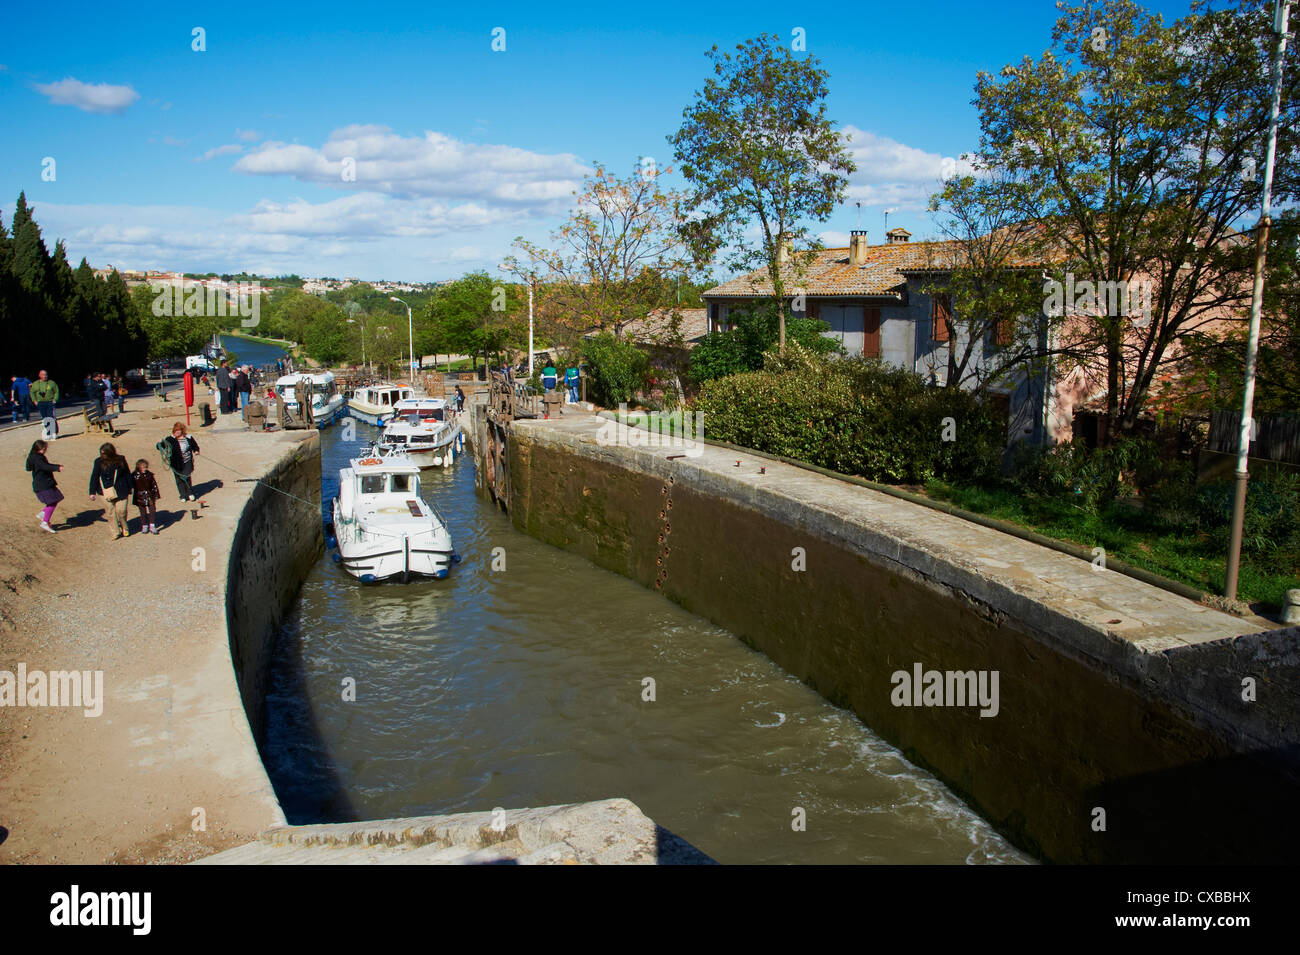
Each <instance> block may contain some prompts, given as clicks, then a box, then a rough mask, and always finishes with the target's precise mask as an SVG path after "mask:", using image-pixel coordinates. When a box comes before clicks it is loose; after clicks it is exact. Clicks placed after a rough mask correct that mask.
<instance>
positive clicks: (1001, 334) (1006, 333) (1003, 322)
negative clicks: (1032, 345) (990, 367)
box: [989, 318, 1016, 351]
mask: <svg viewBox="0 0 1300 955" xmlns="http://www.w3.org/2000/svg"><path fill="white" fill-rule="evenodd" d="M1015 339H1016V320H1015V319H1014V318H1000V319H998V320H997V322H995V323H994V325H993V327H992V328H991V329H989V346H990V350H991V351H997V350H999V349H1002V348H1006V347H1007V346H1008V345H1010V344H1011V343H1012V342H1014V341H1015Z"/></svg>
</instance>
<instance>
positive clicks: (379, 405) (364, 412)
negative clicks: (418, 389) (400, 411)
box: [348, 381, 415, 425]
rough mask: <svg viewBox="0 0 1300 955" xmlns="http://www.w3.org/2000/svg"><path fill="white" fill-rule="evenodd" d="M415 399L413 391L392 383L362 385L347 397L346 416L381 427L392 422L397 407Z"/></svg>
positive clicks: (409, 387)
mask: <svg viewBox="0 0 1300 955" xmlns="http://www.w3.org/2000/svg"><path fill="white" fill-rule="evenodd" d="M414 397H415V389H414V388H412V387H411V386H410V385H402V384H398V383H396V382H392V381H380V382H376V383H375V384H372V385H362V386H361V387H360V388H357V389H355V390H354V391H353V392H352V394H351V395H350V396H349V397H348V414H350V415H352V417H354V418H356V419H358V420H360V421H364V422H365V423H366V424H375V425H382V424H384V423H385V422H387V421H390V420H392V418H393V416H394V414H396V413H397V410H396V409H397V405H398V404H399V403H400V402H402V401H404V400H408V399H411V398H414Z"/></svg>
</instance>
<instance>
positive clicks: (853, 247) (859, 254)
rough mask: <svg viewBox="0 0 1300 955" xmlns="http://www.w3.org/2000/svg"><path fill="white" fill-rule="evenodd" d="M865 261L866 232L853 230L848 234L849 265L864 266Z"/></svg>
mask: <svg viewBox="0 0 1300 955" xmlns="http://www.w3.org/2000/svg"><path fill="white" fill-rule="evenodd" d="M866 261H867V230H866V229H854V230H853V231H852V232H850V233H849V265H864V264H865V263H866Z"/></svg>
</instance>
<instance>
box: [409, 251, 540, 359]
mask: <svg viewBox="0 0 1300 955" xmlns="http://www.w3.org/2000/svg"><path fill="white" fill-rule="evenodd" d="M519 302H520V293H519V289H518V288H517V287H515V286H514V285H507V284H504V283H502V282H499V281H497V280H495V279H493V278H492V276H490V275H488V274H487V273H486V272H470V273H468V274H467V275H465V276H463V277H461V278H459V279H456V280H455V281H453V282H448V283H447V284H445V285H443V286H441V287H440V288H439V289H438V290H437V291H436V292H435V293H434V295H433V296H432V298H430V299H429V304H428V305H427V306H426V308H425V312H424V314H423V315H422V316H421V323H420V324H421V329H422V334H424V333H425V332H424V330H426V329H427V335H428V337H427V338H426V339H425V340H426V341H428V342H430V343H431V344H432V345H433V347H434V350H435V351H447V352H453V351H456V352H465V353H466V354H469V355H474V356H475V363H474V367H476V368H477V367H478V360H477V356H479V355H482V356H483V359H484V361H487V360H488V356H489V355H490V354H494V353H500V352H502V351H504V350H505V349H506V348H508V347H510V346H512V345H515V344H516V343H517V341H518V339H519V320H518V315H517V312H518V309H519Z"/></svg>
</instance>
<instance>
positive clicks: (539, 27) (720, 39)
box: [0, 0, 1185, 281]
mask: <svg viewBox="0 0 1300 955" xmlns="http://www.w3.org/2000/svg"><path fill="white" fill-rule="evenodd" d="M1152 6H1154V7H1155V8H1157V9H1160V10H1162V11H1164V12H1166V14H1167V15H1172V16H1177V15H1180V14H1181V13H1182V12H1184V11H1185V6H1184V5H1179V4H1163V3H1157V4H1152ZM1055 17H1056V10H1055V8H1054V6H1053V4H1052V3H1051V2H1050V0H1023V2H1009V3H999V4H980V3H950V2H946V0H941V2H931V3H924V4H916V5H904V4H898V3H890V4H878V3H871V2H855V3H848V2H843V3H837V4H817V5H799V4H789V3H784V4H762V3H745V4H736V5H726V4H724V5H720V6H713V5H710V4H703V3H695V4H676V3H660V4H619V3H601V4H591V5H563V6H560V7H557V8H555V9H547V8H545V5H542V4H517V5H516V4H490V5H484V6H481V7H477V8H475V7H472V5H469V4H463V3H457V4H453V5H446V6H444V5H439V4H436V3H418V4H389V3H374V4H361V3H348V4H324V3H311V4H306V3H285V4H237V3H236V4H219V5H203V4H199V5H193V6H191V7H189V8H188V9H186V10H185V11H183V12H178V11H177V10H176V9H175V8H174V7H172V6H161V5H160V6H151V5H145V6H128V7H118V6H114V5H104V4H95V5H82V4H71V5H67V6H58V7H48V6H43V5H41V6H38V5H35V4H25V5H21V6H19V5H10V7H9V9H8V10H7V11H6V13H5V20H6V29H5V36H4V38H3V39H0V65H2V67H3V68H0V115H3V117H4V142H5V145H4V147H3V150H0V210H2V214H3V216H4V221H5V222H6V223H7V222H8V221H9V219H10V217H11V215H12V210H13V202H14V200H15V198H16V197H17V194H18V191H19V190H20V189H24V190H26V193H27V197H28V199H29V201H30V202H32V204H33V205H34V206H35V207H36V215H37V220H38V221H39V222H40V223H41V226H42V228H43V230H44V233H45V235H46V239H47V241H48V242H49V243H50V244H51V245H52V244H53V241H54V239H55V238H63V239H64V240H65V241H66V242H67V244H68V249H69V256H70V258H71V259H72V260H73V262H74V263H75V262H76V261H78V260H79V259H80V258H81V257H82V256H85V257H86V258H88V259H89V260H90V262H91V264H92V265H95V266H101V265H106V264H112V265H117V266H118V267H121V268H179V269H184V270H187V271H217V272H225V271H239V270H242V269H249V270H255V271H259V272H262V273H272V274H274V273H280V272H298V273H299V274H302V275H334V276H344V275H348V276H359V277H361V278H366V279H381V278H389V279H402V280H409V281H431V280H439V279H445V278H450V277H453V276H455V275H459V274H461V273H463V272H465V271H467V270H469V269H474V268H486V269H489V270H494V269H495V267H496V264H497V263H498V262H500V261H501V259H502V258H503V257H504V256H505V255H506V254H507V253H508V252H509V249H510V243H511V240H512V239H513V238H514V237H515V236H516V235H524V236H526V237H528V238H530V239H533V240H536V241H544V240H545V238H546V236H547V234H548V232H549V231H550V230H551V229H553V228H554V227H555V226H556V225H557V224H558V222H559V221H561V220H562V218H563V215H564V212H565V210H566V209H567V208H568V206H569V204H570V203H569V196H570V193H571V192H572V190H573V189H575V188H576V187H577V185H578V183H579V181H580V179H581V176H582V174H583V172H584V171H585V170H584V167H586V166H588V165H589V164H590V163H591V162H592V161H595V160H599V161H602V162H604V163H607V164H609V165H611V166H612V167H614V168H615V169H617V170H619V171H623V172H630V171H631V170H632V168H633V166H634V165H635V163H636V162H637V159H638V157H641V156H649V157H653V158H654V159H655V160H656V161H657V162H658V164H659V165H660V166H664V165H667V164H669V163H670V162H671V149H670V147H669V146H668V144H667V142H666V140H665V136H667V135H668V134H670V133H672V132H673V131H674V130H675V129H676V128H677V126H678V124H679V121H680V118H681V111H682V109H683V107H685V106H686V105H688V104H689V103H690V102H691V101H692V100H693V98H694V92H695V91H696V90H697V89H698V88H699V87H700V86H701V85H702V83H703V81H704V79H705V77H706V76H707V75H708V73H709V64H708V61H707V60H706V59H705V56H704V53H705V51H706V50H707V49H708V48H709V47H711V46H712V45H713V44H715V43H716V44H718V45H719V46H721V47H724V48H730V47H733V46H734V45H735V44H736V43H738V42H740V41H741V40H744V39H745V38H747V37H750V36H754V35H756V34H758V33H762V32H769V33H777V34H779V35H781V36H782V37H784V38H787V39H788V38H790V37H791V36H792V31H793V30H794V29H795V28H796V27H801V28H802V29H803V30H804V33H805V36H806V43H807V50H808V53H810V54H812V55H815V56H817V57H818V58H820V59H821V60H822V63H823V65H824V67H825V68H826V69H827V70H829V72H830V81H829V85H830V91H831V95H830V102H829V111H830V114H831V116H832V118H833V119H834V120H835V121H836V122H837V123H838V124H839V125H840V126H841V127H843V128H845V129H850V128H851V131H852V133H853V136H854V139H853V144H852V145H853V148H854V149H855V153H856V157H857V161H858V164H859V167H860V168H859V171H858V172H857V173H856V174H855V175H854V176H853V178H852V181H851V187H850V193H851V197H850V201H849V202H848V203H846V205H845V206H844V207H843V208H841V209H840V210H838V211H837V212H836V214H835V215H834V216H833V217H832V218H831V219H830V221H828V222H827V223H825V224H824V225H822V226H820V227H819V230H820V231H822V232H823V233H824V235H823V238H824V240H825V241H827V242H828V243H830V244H842V243H844V242H845V241H847V232H848V230H849V229H851V228H855V227H856V225H857V216H858V212H857V209H856V207H855V206H854V204H853V200H855V199H860V200H861V201H862V202H863V210H862V225H863V227H864V228H866V229H868V230H869V231H870V234H871V240H872V241H873V242H874V241H879V240H880V238H881V236H882V233H883V228H882V222H883V216H882V213H883V210H884V209H885V208H893V209H896V210H897V211H895V212H894V213H893V214H891V216H890V218H889V225H890V227H891V228H892V227H893V226H894V225H901V226H903V227H904V228H906V229H908V230H910V231H912V232H913V233H914V234H915V237H916V238H921V237H924V236H925V235H927V234H929V233H931V232H932V224H931V222H930V219H929V215H928V214H927V213H926V212H925V211H924V204H925V197H926V195H928V193H929V192H931V191H933V190H934V188H935V187H936V185H937V181H938V170H939V169H940V168H941V164H942V162H943V160H944V159H945V158H946V157H948V158H951V157H956V156H959V155H960V154H961V153H962V152H963V151H965V150H968V149H970V148H972V147H973V146H975V145H976V143H977V141H978V133H979V128H978V122H977V117H976V115H975V110H974V108H973V107H972V106H971V105H970V100H971V98H972V95H973V93H972V90H973V84H974V79H975V73H976V71H977V70H979V69H988V70H996V69H999V68H1000V67H1001V66H1003V65H1004V64H1005V63H1008V62H1013V61H1016V60H1019V59H1020V58H1021V57H1022V56H1024V55H1026V54H1029V55H1033V56H1038V55H1040V54H1041V53H1042V52H1043V50H1045V49H1046V48H1047V47H1048V45H1049V43H1050V34H1051V26H1052V23H1053V21H1054V20H1055ZM196 27H201V28H203V30H204V31H205V43H206V50H205V51H203V52H196V51H194V50H193V49H192V48H191V47H192V44H193V33H192V31H193V30H194V28H196ZM496 27H501V28H504V30H505V46H506V49H505V51H504V52H494V51H493V50H492V48H491V46H492V39H493V37H492V31H493V29H494V28H496ZM343 156H351V157H353V158H355V159H356V160H357V169H358V175H357V178H356V179H355V180H354V181H350V182H344V181H342V180H341V178H340V175H339V172H338V168H339V167H338V163H339V161H340V157H343ZM47 158H52V159H53V160H54V179H53V181H46V180H44V179H43V178H42V170H43V168H48V164H46V160H47ZM43 164H45V165H43Z"/></svg>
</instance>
